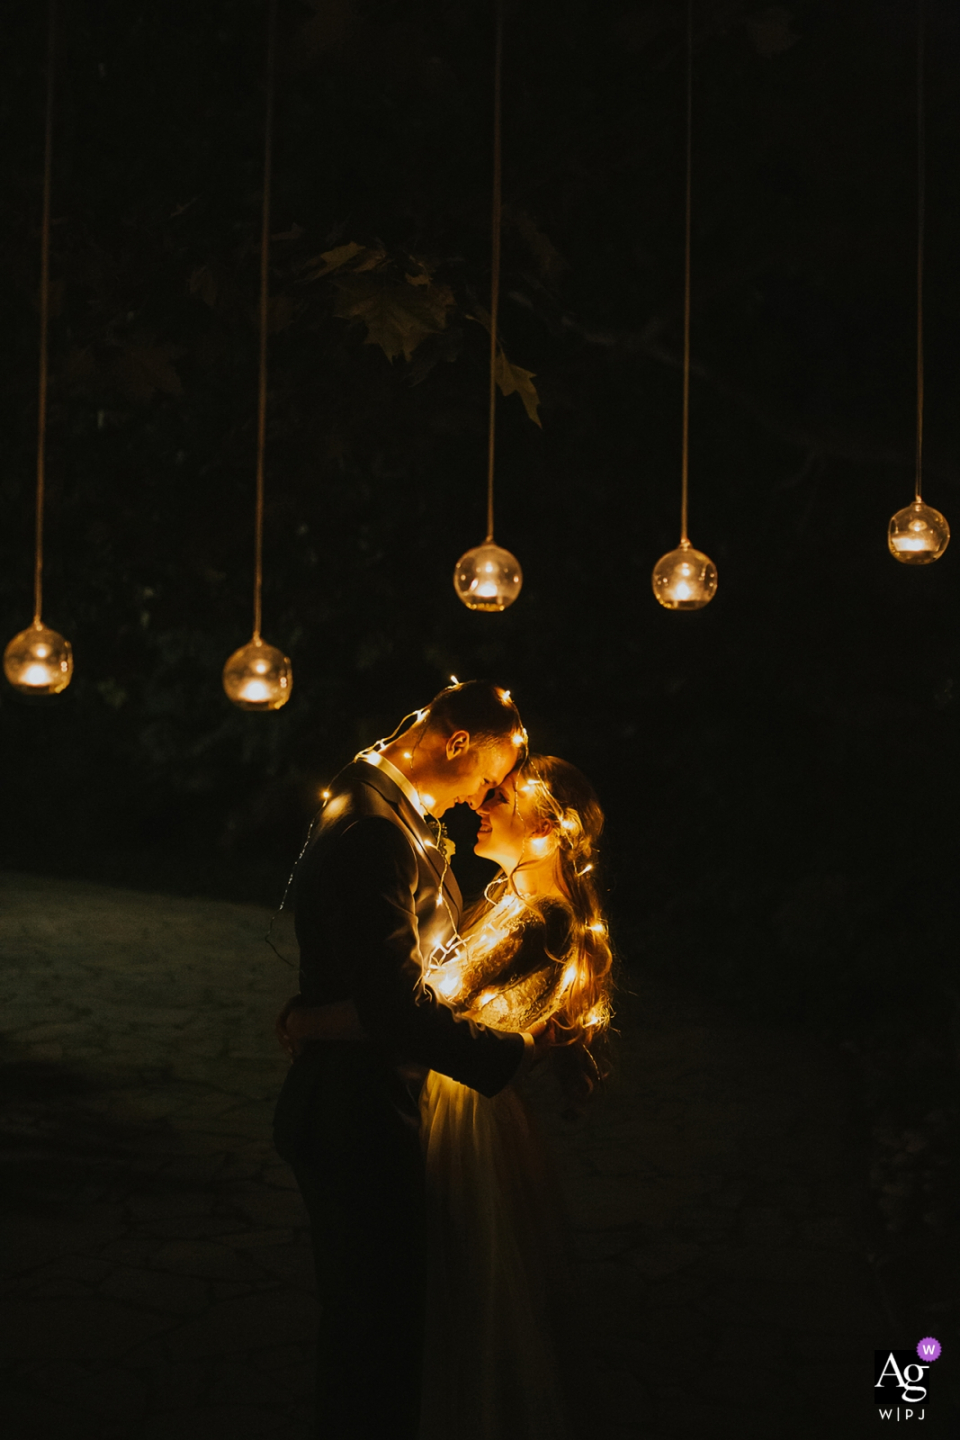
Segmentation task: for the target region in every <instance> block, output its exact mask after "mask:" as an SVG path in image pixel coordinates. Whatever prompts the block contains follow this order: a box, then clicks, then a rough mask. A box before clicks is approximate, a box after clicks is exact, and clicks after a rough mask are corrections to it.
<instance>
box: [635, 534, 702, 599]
mask: <svg viewBox="0 0 960 1440" xmlns="http://www.w3.org/2000/svg"><path fill="white" fill-rule="evenodd" d="M651 583H652V585H653V593H654V595H656V597H657V599H658V600H659V601H660V604H661V605H663V606H664V608H665V609H667V610H699V609H701V608H702V607H703V606H704V605H707V604H709V602H710V601H711V600H712V599H713V597H714V595H715V594H716V593H717V567H716V566H715V565H714V563H713V561H712V560H710V559H709V558H708V557H707V556H706V555H704V554H703V552H702V551H701V550H694V548H693V546H692V545H691V544H690V541H689V540H681V542H680V544H679V546H678V547H677V549H676V550H671V551H670V552H669V553H668V554H666V555H663V556H661V557H660V559H659V560H658V561H657V563H656V565H655V566H654V567H653V575H652V576H651Z"/></svg>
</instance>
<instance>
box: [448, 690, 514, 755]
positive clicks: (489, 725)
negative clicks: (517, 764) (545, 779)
mask: <svg viewBox="0 0 960 1440" xmlns="http://www.w3.org/2000/svg"><path fill="white" fill-rule="evenodd" d="M426 723H427V725H428V726H432V725H436V726H438V728H439V729H440V730H441V731H442V732H443V733H444V734H445V735H452V734H453V732H454V731H455V730H466V731H467V733H468V734H469V736H470V743H471V744H473V745H483V744H494V745H495V744H496V743H497V742H498V741H503V740H512V741H513V743H514V744H515V745H516V746H517V758H518V760H520V759H523V758H524V756H525V755H526V747H527V732H526V731H525V730H524V728H523V722H522V720H521V719H520V712H519V710H518V709H517V707H516V705H515V703H514V701H513V700H512V699H511V696H510V691H509V690H503V689H501V688H500V686H499V685H494V684H493V683H492V682H491V681H489V680H464V681H463V683H462V684H456V685H450V686H449V687H448V688H447V689H446V690H441V691H440V694H439V695H435V696H434V698H433V699H432V700H431V701H430V704H429V705H428V706H427V709H426Z"/></svg>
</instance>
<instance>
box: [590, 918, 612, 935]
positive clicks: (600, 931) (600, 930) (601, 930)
mask: <svg viewBox="0 0 960 1440" xmlns="http://www.w3.org/2000/svg"><path fill="white" fill-rule="evenodd" d="M587 929H588V930H592V931H593V933H594V935H606V933H607V927H606V925H604V923H603V921H602V920H594V922H593V924H592V925H588V926H587Z"/></svg>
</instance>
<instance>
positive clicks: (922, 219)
mask: <svg viewBox="0 0 960 1440" xmlns="http://www.w3.org/2000/svg"><path fill="white" fill-rule="evenodd" d="M924 20H925V16H924V0H918V6H917V456H916V478H915V482H914V498H913V503H912V504H911V505H905V506H904V507H903V509H902V510H898V511H897V513H896V515H894V516H893V518H892V519H891V521H890V524H889V525H888V526H887V547H888V549H889V551H890V554H891V555H892V556H893V558H894V559H895V560H899V561H900V564H901V565H930V564H932V562H933V561H934V560H939V559H940V556H941V555H942V554H943V552H944V550H946V548H947V546H948V545H949V544H950V526H949V525H948V524H947V522H946V520H945V519H944V517H943V516H942V515H941V514H940V511H939V510H934V508H933V506H932V505H925V504H924V502H923V499H922V497H921V494H920V490H921V483H922V478H923V249H924V229H925V225H926V187H927V175H926V171H927V165H926V134H925V129H926V126H925V106H924V93H923V70H924V31H925V28H926V27H925V24H924Z"/></svg>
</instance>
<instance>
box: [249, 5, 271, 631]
mask: <svg viewBox="0 0 960 1440" xmlns="http://www.w3.org/2000/svg"><path fill="white" fill-rule="evenodd" d="M276 46H277V0H269V3H268V5H267V82H266V92H267V94H266V123H265V125H264V132H265V133H264V145H263V217H262V221H261V227H260V384H259V393H258V406H257V501H256V517H255V520H254V562H253V638H254V640H259V639H260V620H261V615H260V608H261V607H260V596H261V592H262V590H263V452H264V448H265V446H266V435H267V327H268V323H269V319H270V185H271V181H272V178H273V77H274V69H275V65H276Z"/></svg>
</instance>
